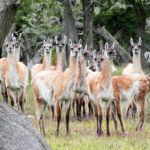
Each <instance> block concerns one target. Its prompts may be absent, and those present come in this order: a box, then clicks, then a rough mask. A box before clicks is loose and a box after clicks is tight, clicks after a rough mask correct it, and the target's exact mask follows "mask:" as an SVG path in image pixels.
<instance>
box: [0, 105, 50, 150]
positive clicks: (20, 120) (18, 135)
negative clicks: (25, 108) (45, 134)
mask: <svg viewBox="0 0 150 150" xmlns="http://www.w3.org/2000/svg"><path fill="white" fill-rule="evenodd" d="M0 149H1V150H50V147H49V146H48V144H47V143H46V142H45V140H44V139H43V138H42V137H41V136H40V135H39V134H38V133H37V132H36V130H35V129H34V127H33V126H32V125H31V123H30V122H29V121H28V120H27V119H26V117H25V116H24V115H22V114H21V113H20V112H18V111H16V110H15V109H14V108H12V107H10V106H8V105H7V104H5V103H3V102H0Z"/></svg>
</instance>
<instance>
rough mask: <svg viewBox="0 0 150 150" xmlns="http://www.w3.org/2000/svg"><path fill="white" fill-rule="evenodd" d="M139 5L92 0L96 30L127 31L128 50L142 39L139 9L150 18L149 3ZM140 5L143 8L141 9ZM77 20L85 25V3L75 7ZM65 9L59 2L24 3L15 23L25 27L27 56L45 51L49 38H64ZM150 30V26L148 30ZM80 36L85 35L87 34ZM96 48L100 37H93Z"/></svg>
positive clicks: (123, 38) (38, 0)
mask: <svg viewBox="0 0 150 150" xmlns="http://www.w3.org/2000/svg"><path fill="white" fill-rule="evenodd" d="M135 2H136V5H135V6H134V4H133V3H132V1H130V0H111V1H109V0H101V1H99V0H91V7H94V11H93V24H94V26H99V25H100V26H105V27H106V29H107V30H108V31H109V32H110V33H111V34H112V35H115V34H116V33H117V31H118V30H120V29H123V33H122V35H121V38H120V39H119V42H120V43H121V45H123V46H124V47H125V48H127V47H128V44H129V38H130V37H131V36H132V37H133V38H137V36H138V30H139V27H138V18H137V16H136V13H135V7H137V6H141V7H142V12H143V13H144V15H145V16H146V17H147V18H148V17H150V11H149V9H150V4H147V3H148V0H142V1H141V0H136V1H135ZM139 4H140V5H139ZM72 11H73V17H74V19H75V20H76V21H79V22H81V23H83V8H82V0H80V1H79V5H77V6H72ZM62 15H63V6H62V3H61V1H58V0H51V1H49V0H44V1H43V0H23V1H22V5H21V6H20V8H19V11H18V12H17V15H16V17H15V22H16V23H17V26H19V27H21V30H22V33H23V44H24V46H25V47H24V52H27V53H28V54H29V56H30V57H31V58H32V56H34V54H35V52H37V50H38V49H39V48H40V47H41V44H42V40H43V39H44V38H45V37H53V36H55V35H58V34H61V32H62V31H61V26H62V23H61V21H60V20H61V19H60V18H62ZM149 28H150V25H149V26H148V27H147V29H149ZM78 33H81V34H80V35H82V33H83V31H82V30H79V31H78ZM93 39H94V48H97V47H98V41H99V40H100V39H101V37H100V36H99V35H96V34H94V33H93ZM145 39H146V41H148V42H149V41H150V36H149V34H148V35H146V36H145Z"/></svg>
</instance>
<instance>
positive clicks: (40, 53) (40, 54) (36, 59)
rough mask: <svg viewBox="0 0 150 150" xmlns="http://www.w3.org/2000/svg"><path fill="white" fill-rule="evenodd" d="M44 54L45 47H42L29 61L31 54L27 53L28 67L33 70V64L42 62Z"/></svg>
mask: <svg viewBox="0 0 150 150" xmlns="http://www.w3.org/2000/svg"><path fill="white" fill-rule="evenodd" d="M43 56H44V51H43V48H41V49H40V50H39V51H38V52H37V53H36V54H35V55H34V57H33V58H32V59H31V60H30V61H29V56H28V55H27V59H28V61H27V67H28V69H29V70H30V71H31V68H32V66H33V65H35V64H37V63H40V62H41V60H42V58H43Z"/></svg>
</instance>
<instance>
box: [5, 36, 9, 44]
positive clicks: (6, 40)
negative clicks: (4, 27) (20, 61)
mask: <svg viewBox="0 0 150 150" xmlns="http://www.w3.org/2000/svg"><path fill="white" fill-rule="evenodd" d="M5 45H6V46H8V39H7V37H6V39H5Z"/></svg>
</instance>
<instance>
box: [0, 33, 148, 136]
mask: <svg viewBox="0 0 150 150" xmlns="http://www.w3.org/2000/svg"><path fill="white" fill-rule="evenodd" d="M20 43H21V35H19V36H18V37H15V36H14V35H13V34H12V38H11V40H10V41H8V40H7V39H6V40H5V45H6V51H7V57H6V58H1V59H0V92H1V94H2V96H3V101H4V102H6V103H8V98H9V99H10V103H11V106H13V107H14V106H15V105H16V106H17V108H18V110H21V112H22V113H23V114H25V103H26V96H27V88H28V82H29V71H28V69H27V67H26V66H25V65H24V64H23V63H22V62H20ZM54 43H55V44H56V61H55V65H53V61H52V50H53V45H54ZM67 44H68V47H69V52H70V58H69V66H68V68H67V69H66V70H64V58H65V50H66V45H67ZM130 44H131V46H132V53H133V61H132V63H130V64H128V65H127V66H126V67H125V68H124V69H123V73H122V75H120V76H113V75H112V72H113V71H116V68H115V66H114V64H113V60H114V59H116V57H117V52H116V50H115V43H113V44H112V46H109V45H108V43H106V44H105V47H104V50H103V51H102V53H101V54H96V51H89V50H88V49H87V46H86V45H85V47H83V46H82V41H81V40H79V41H78V42H77V43H76V44H75V43H72V40H71V39H69V40H68V39H67V37H66V36H64V37H63V38H62V40H58V39H57V36H56V37H55V42H54V41H53V40H52V39H48V40H46V41H45V40H44V41H43V45H42V48H43V51H44V57H43V62H42V63H41V64H35V65H34V66H33V67H32V69H31V79H32V80H31V85H32V89H33V93H34V97H35V102H36V106H37V112H36V115H37V121H38V125H39V128H40V133H41V135H42V136H45V130H44V111H45V109H46V108H51V110H52V118H54V112H56V120H57V127H56V135H59V126H60V121H61V115H62V111H63V107H62V106H63V105H64V107H65V108H64V109H65V118H66V135H68V134H69V120H70V119H69V118H70V111H71V107H73V114H74V116H76V117H77V119H78V120H79V121H81V118H82V117H81V116H82V113H81V112H82V111H81V110H82V107H83V116H85V115H86V112H85V104H86V103H88V108H89V116H91V115H92V114H93V113H94V114H95V117H96V122H97V135H98V136H101V135H103V127H102V122H103V112H104V105H105V110H106V129H107V131H106V132H107V135H108V136H110V129H109V117H110V114H111V115H112V118H113V120H114V125H115V130H116V132H118V124H117V118H118V119H119V122H120V125H121V129H122V134H125V128H124V125H123V119H122V112H121V108H122V105H123V102H125V101H127V102H128V104H129V105H128V109H127V114H126V116H127V117H128V115H129V111H130V109H131V112H132V116H133V118H135V113H136V111H137V104H138V105H139V107H140V109H139V117H140V119H139V123H138V125H137V128H136V130H137V131H140V130H141V129H142V126H143V123H144V119H145V102H146V96H147V94H148V92H149V91H150V77H148V76H147V75H145V74H144V72H143V70H142V66H141V45H142V39H141V38H140V37H139V41H138V42H137V43H134V42H133V39H132V38H131V39H130ZM75 106H76V110H75ZM55 110H56V111H55Z"/></svg>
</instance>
